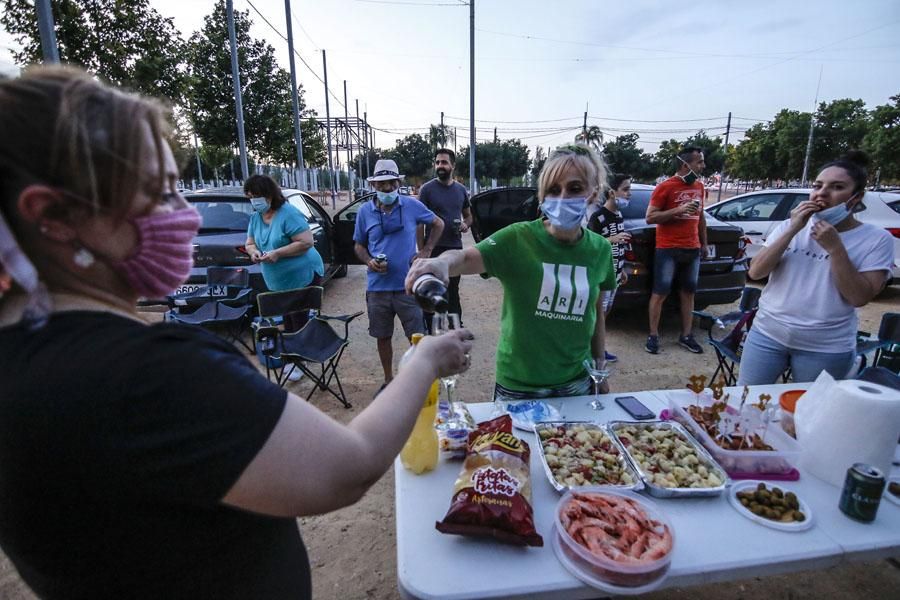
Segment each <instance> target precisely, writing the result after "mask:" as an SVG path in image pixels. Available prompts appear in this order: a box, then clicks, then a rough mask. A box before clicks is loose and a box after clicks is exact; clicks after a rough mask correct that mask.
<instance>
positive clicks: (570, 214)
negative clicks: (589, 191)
mask: <svg viewBox="0 0 900 600" xmlns="http://www.w3.org/2000/svg"><path fill="white" fill-rule="evenodd" d="M586 211H587V198H552V197H547V198H544V202H543V203H541V212H543V213H544V214H545V215H547V219H548V220H549V221H550V224H551V225H553V226H554V227H559V228H560V229H575V228H577V227H580V226H581V220H582V219H583V218H584V213H585V212H586Z"/></svg>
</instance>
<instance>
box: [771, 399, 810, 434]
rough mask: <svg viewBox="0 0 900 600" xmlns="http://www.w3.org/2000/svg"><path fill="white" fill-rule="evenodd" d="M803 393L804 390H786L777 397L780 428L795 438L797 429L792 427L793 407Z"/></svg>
mask: <svg viewBox="0 0 900 600" xmlns="http://www.w3.org/2000/svg"><path fill="white" fill-rule="evenodd" d="M805 393H806V390H788V391H786V392H784V393H783V394H781V396H779V397H778V404H779V405H780V406H781V428H782V429H784V431H785V433H787V434H788V435H789V436H791V437H792V438H794V439H797V431H796V430H795V429H794V409H795V408H796V407H797V400H799V399H800V396H802V395H803V394H805Z"/></svg>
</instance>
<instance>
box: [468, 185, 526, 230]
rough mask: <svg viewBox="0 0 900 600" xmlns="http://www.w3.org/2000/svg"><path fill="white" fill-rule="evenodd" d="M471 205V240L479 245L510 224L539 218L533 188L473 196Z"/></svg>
mask: <svg viewBox="0 0 900 600" xmlns="http://www.w3.org/2000/svg"><path fill="white" fill-rule="evenodd" d="M471 203H472V218H473V221H474V222H473V224H472V236H473V237H474V238H475V241H476V242H480V241H481V240H483V239H484V238H486V237H488V236H489V235H491V234H492V233H494V232H495V231H497V230H499V229H503V228H504V227H506V226H507V225H511V224H512V223H518V222H520V221H533V220H534V219H537V217H538V201H537V190H536V189H535V188H526V187H522V188H499V189H496V190H488V191H486V192H481V193H480V194H475V196H473V197H472V199H471Z"/></svg>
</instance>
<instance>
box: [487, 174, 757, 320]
mask: <svg viewBox="0 0 900 600" xmlns="http://www.w3.org/2000/svg"><path fill="white" fill-rule="evenodd" d="M652 192H653V186H650V185H642V184H638V183H636V184H633V185H632V186H631V202H630V203H629V204H628V207H627V208H625V209H624V210H623V211H622V216H623V217H624V218H625V230H626V231H627V232H628V233H630V234H631V243H630V244H629V246H630V247H629V249H628V250H627V251H626V253H625V272H626V273H627V274H628V282H627V283H626V284H625V285H624V286H622V287H621V288H619V290H618V292H617V293H616V307H617V308H620V309H621V308H626V307H629V306H631V307H635V306H641V307H643V306H645V305H646V304H647V303H648V302H649V300H650V292H651V287H652V285H653V256H654V250H655V248H656V225H648V224H647V221H646V219H645V215H646V213H647V205H648V204H649V203H650V194H651V193H652ZM471 202H472V215H473V218H474V224H473V226H472V235H473V236H474V237H475V240H476V241H481V240H482V239H484V238H486V237H488V236H489V235H491V234H492V233H494V232H495V231H497V230H499V229H502V228H504V227H506V226H507V225H509V224H511V223H518V222H519V221H526V220H532V219H536V218H538V201H537V190H536V189H535V188H530V187H520V188H499V189H494V190H488V191H485V192H482V193H480V194H476V195H475V196H473V197H472V200H471ZM706 224H707V238H708V239H707V241H708V243H709V249H710V256H709V257H708V258H706V259H703V261H702V262H701V263H700V279H699V281H698V284H697V295H696V298H695V301H694V304H695V307H696V308H698V309H700V308H704V307H706V306H708V305H710V304H730V303H731V302H734V301H735V300H737V299H738V298H740V296H741V290H743V289H744V284H745V282H746V280H747V267H748V259H747V258H746V256H745V255H744V247H745V241H744V239H743V232H742V231H741V229H740V228H739V227H735V226H733V225H728V224H725V223H722V222H720V221H718V220H716V219H715V218H713V217H711V216H709V215H707V217H706ZM670 298H673V299H675V300H677V294H672V295H670ZM625 299H627V300H628V301H627V302H626V301H625Z"/></svg>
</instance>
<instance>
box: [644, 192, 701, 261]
mask: <svg viewBox="0 0 900 600" xmlns="http://www.w3.org/2000/svg"><path fill="white" fill-rule="evenodd" d="M705 196H706V189H705V188H704V187H703V184H702V183H700V181H695V182H694V183H693V184H691V185H688V184H686V183H685V182H684V180H683V179H681V177H669V178H668V179H666V180H665V181H663V182H662V183H661V184H659V185H658V186H656V188H655V189H654V190H653V195H651V196H650V206H655V207H656V208H658V209H659V210H671V209H673V208H675V207H678V206H681V205H682V204H684V203H686V202H692V201H694V200H699V201H700V210H703V199H704V197H705ZM656 247H657V248H699V247H700V213H699V211H698V212H696V213H694V214H692V215H687V214H684V215H678V216H677V217H675V218H674V219H672V220H671V221H669V222H668V223H657V225H656Z"/></svg>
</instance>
